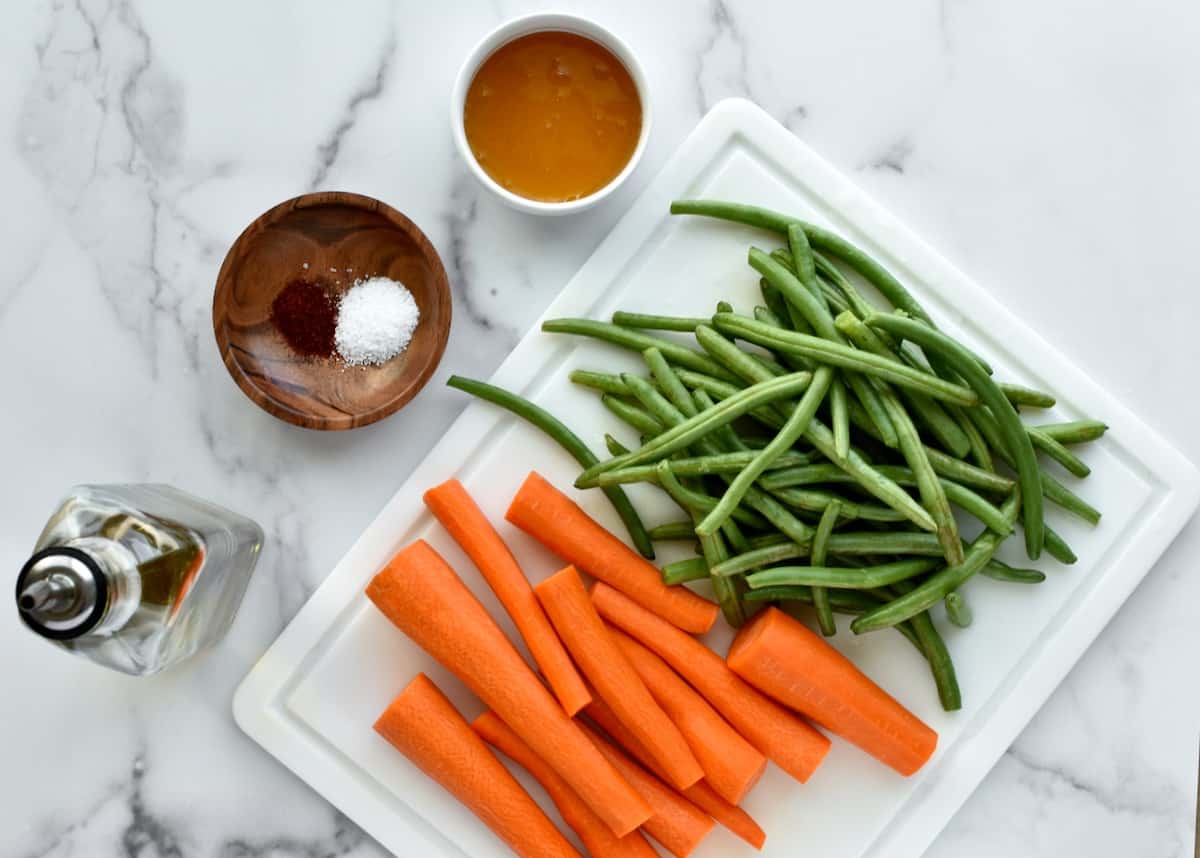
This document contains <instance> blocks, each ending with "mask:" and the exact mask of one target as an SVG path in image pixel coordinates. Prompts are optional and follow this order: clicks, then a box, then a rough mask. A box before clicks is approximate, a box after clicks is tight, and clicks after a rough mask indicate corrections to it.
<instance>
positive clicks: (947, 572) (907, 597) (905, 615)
mask: <svg viewBox="0 0 1200 858" xmlns="http://www.w3.org/2000/svg"><path fill="white" fill-rule="evenodd" d="M978 371H979V372H980V373H982V370H978ZM1038 499H1039V500H1040V499H1041V494H1040V493H1039V494H1038ZM1022 500H1023V498H1022V496H1021V495H1020V494H1019V493H1014V494H1012V495H1010V496H1009V498H1008V500H1006V501H1005V502H1004V507H1003V511H1004V514H1005V517H1006V518H1008V519H1010V520H1012V519H1015V518H1016V515H1017V510H1018V507H1019V506H1020V505H1021V502H1022ZM1039 521H1040V519H1039ZM1003 541H1004V537H1003V536H1001V535H1000V534H998V533H996V532H995V531H992V530H985V531H984V532H983V533H981V534H980V535H979V536H977V537H975V540H974V541H973V542H972V543H971V547H970V549H969V550H968V551H967V555H966V559H965V560H964V561H963V562H962V563H959V564H956V565H954V566H948V567H946V568H945V569H942V570H941V571H940V572H935V573H934V574H933V575H930V576H929V577H928V578H926V579H925V580H924V581H923V582H922V583H921V584H920V585H919V586H917V587H914V588H913V589H912V590H911V591H910V592H908V593H905V594H904V595H903V596H901V597H899V598H898V599H894V600H892V601H891V602H889V603H888V604H886V605H882V606H880V607H879V608H876V609H875V610H873V611H871V612H870V613H866V614H863V615H862V616H861V617H859V618H858V619H856V620H855V621H854V622H853V623H852V624H851V626H850V628H851V630H852V631H853V632H854V633H855V634H863V633H864V632H870V631H875V630H876V629H881V628H884V627H886V626H891V625H895V624H896V623H898V622H900V621H902V620H907V619H911V618H912V617H914V616H916V615H917V614H919V613H921V612H922V611H927V610H929V609H930V608H931V607H932V606H933V605H934V604H935V603H937V602H939V601H941V600H942V599H944V598H945V597H946V594H947V593H949V592H950V591H952V590H956V589H958V588H959V587H961V586H962V584H963V583H964V582H965V581H966V580H967V579H969V578H970V577H971V576H972V575H974V574H975V573H976V572H978V571H979V570H980V569H982V568H983V567H984V565H985V564H986V563H987V562H988V561H989V560H990V559H991V558H992V555H993V554H995V552H996V549H997V548H999V547H1000V543H1001V542H1003Z"/></svg>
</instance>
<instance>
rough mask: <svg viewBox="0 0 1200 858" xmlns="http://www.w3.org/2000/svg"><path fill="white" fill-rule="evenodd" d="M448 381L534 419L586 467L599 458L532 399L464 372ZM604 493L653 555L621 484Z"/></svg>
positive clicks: (642, 546) (636, 542) (637, 541)
mask: <svg viewBox="0 0 1200 858" xmlns="http://www.w3.org/2000/svg"><path fill="white" fill-rule="evenodd" d="M446 384H447V385H448V386H449V387H453V388H454V389H456V390H461V391H463V392H464V393H467V394H470V395H471V396H474V397H477V398H479V399H485V400H487V401H488V402H491V403H492V404H494V405H499V406H500V407H501V408H504V409H505V410H507V411H510V412H512V413H513V414H515V415H516V416H517V417H520V418H521V419H522V420H527V421H528V422H530V423H532V424H533V425H534V426H536V427H537V428H538V429H541V430H542V431H543V432H544V433H546V434H547V435H548V436H550V438H551V440H553V441H554V442H555V443H557V444H558V445H559V446H560V447H562V448H563V449H564V450H566V451H567V452H568V453H570V454H571V455H572V456H573V457H574V459H575V461H577V462H578V463H579V464H580V465H582V466H583V467H585V468H587V467H590V466H591V465H594V464H595V463H596V462H597V461H598V460H597V458H596V454H595V453H593V452H592V451H591V449H590V448H589V447H588V445H587V444H585V443H584V442H583V440H582V439H581V438H580V437H579V436H578V435H576V434H575V433H574V432H572V431H571V430H570V429H568V428H567V426H566V424H564V423H562V422H561V421H560V420H558V418H556V417H555V416H554V415H552V414H551V413H550V412H548V411H546V410H545V409H544V408H541V407H540V406H537V405H534V404H533V403H532V402H530V401H529V400H527V399H524V398H523V397H520V396H517V395H516V394H514V393H509V392H508V391H507V390H503V389H501V388H499V387H496V386H494V385H491V384H486V383H484V382H482V381H475V380H473V379H469V378H463V377H462V376H460V375H452V376H450V378H449V379H448V380H447V381H446ZM604 495H605V497H607V498H608V500H609V502H610V503H611V504H612V505H613V508H614V509H615V510H616V511H617V515H619V516H620V517H621V521H622V522H623V523H624V525H625V528H626V529H627V530H628V531H629V538H630V539H631V540H632V541H633V544H634V547H636V548H637V550H638V553H640V554H641V555H642V556H643V557H646V558H649V559H653V558H654V545H653V543H652V542H651V541H650V537H649V535H648V534H647V533H646V527H645V525H643V524H642V520H641V518H639V517H638V514H637V510H636V509H634V506H633V504H632V503H631V502H630V500H629V498H628V497H626V495H625V492H624V491H622V490H621V487H620V486H608V487H607V488H605V489H604Z"/></svg>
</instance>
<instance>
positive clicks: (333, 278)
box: [213, 191, 451, 429]
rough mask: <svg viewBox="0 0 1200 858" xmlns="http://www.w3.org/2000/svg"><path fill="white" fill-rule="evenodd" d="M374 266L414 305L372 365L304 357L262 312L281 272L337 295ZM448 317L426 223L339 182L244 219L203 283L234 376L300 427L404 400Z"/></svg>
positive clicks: (430, 364) (439, 342)
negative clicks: (412, 325) (410, 320)
mask: <svg viewBox="0 0 1200 858" xmlns="http://www.w3.org/2000/svg"><path fill="white" fill-rule="evenodd" d="M306 264H307V268H306V267H305V265H306ZM374 276H381V277H390V278H392V279H393V280H399V281H400V282H401V283H403V284H404V285H405V286H407V287H408V289H409V291H410V292H412V295H413V298H415V299H416V302H417V307H418V308H419V309H420V311H421V321H420V324H419V325H418V326H417V330H416V332H415V333H414V334H413V338H412V342H410V343H409V346H408V348H407V349H406V350H405V351H404V353H403V354H401V355H400V356H399V357H396V358H394V359H393V360H391V361H388V362H387V363H385V364H383V365H382V366H368V367H347V366H345V365H343V364H342V362H341V361H340V360H339V359H337V358H336V357H335V358H311V357H303V356H301V355H298V354H296V353H295V352H293V351H292V350H291V349H290V348H289V347H288V345H287V343H286V342H285V341H284V339H283V337H282V335H280V333H279V332H278V331H277V330H276V329H275V326H274V325H273V324H272V323H271V318H270V317H271V303H272V301H274V300H275V296H276V295H278V294H279V292H280V291H281V290H282V289H283V288H284V287H285V286H286V285H287V284H288V283H289V282H291V281H292V280H295V279H297V278H303V279H310V280H320V281H322V282H324V283H325V284H327V285H328V286H329V287H330V290H331V292H332V293H333V294H334V295H335V296H340V295H341V294H342V293H344V292H345V291H346V290H347V289H349V288H350V286H351V285H353V283H354V281H355V280H358V279H360V278H364V277H374ZM450 317H451V302H450V283H449V280H448V279H447V277H446V270H445V268H444V267H443V266H442V261H441V259H440V258H439V257H438V254H437V251H436V250H434V248H433V245H432V244H431V243H430V241H429V239H428V238H426V236H425V234H424V233H423V232H421V230H420V229H419V228H418V227H417V226H416V225H415V224H414V223H413V222H412V221H410V220H409V219H408V218H406V217H405V216H404V215H402V214H400V212H398V211H396V210H395V209H393V208H391V207H390V206H387V205H385V204H383V203H381V202H380V201H379V200H375V199H372V198H371V197H365V196H361V195H359V194H350V193H343V192H338V191H326V192H321V193H315V194H305V195H303V196H300V197H296V198H295V199H291V200H288V201H286V202H283V203H280V204H279V205H277V206H275V207H274V208H272V209H270V210H269V211H267V212H265V213H264V214H263V215H261V216H260V217H259V218H258V219H256V220H255V221H254V222H253V223H251V224H250V225H249V226H248V227H246V229H245V231H243V232H242V234H241V235H240V236H238V238H237V241H235V242H234V243H233V246H232V247H230V249H229V252H228V253H227V254H226V256H225V261H224V262H223V263H222V264H221V271H220V273H219V274H218V275H217V285H216V291H215V292H214V294H213V333H214V334H215V335H216V338H217V348H218V349H219V350H220V352H221V358H222V360H224V361H225V366H226V368H227V369H228V370H229V374H230V375H231V376H232V377H233V380H234V381H235V382H237V385H238V387H240V388H241V389H242V391H243V392H244V393H245V394H246V395H247V396H249V397H250V399H251V400H253V401H254V402H255V403H256V404H257V405H258V406H259V407H260V408H262V409H263V410H265V411H267V412H268V413H270V414H273V415H274V416H276V417H278V418H279V419H281V420H286V421H287V422H289V423H293V424H295V425H297V426H303V427H305V428H308V429H353V428H355V427H357V426H366V425H367V424H369V423H374V422H376V421H377V420H382V419H383V418H384V417H387V416H388V415H389V414H392V413H393V412H395V411H396V410H397V409H399V408H400V407H401V406H403V405H404V404H405V403H407V402H408V401H409V400H411V399H412V398H413V397H414V396H416V395H417V393H418V391H420V389H421V388H422V387H423V386H424V385H425V382H426V381H428V380H429V377H430V376H431V375H432V374H433V371H434V369H435V368H436V367H437V365H438V362H439V361H440V360H441V358H442V353H443V352H444V351H445V348H446V340H447V338H448V337H449V334H450Z"/></svg>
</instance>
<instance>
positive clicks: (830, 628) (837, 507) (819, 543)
mask: <svg viewBox="0 0 1200 858" xmlns="http://www.w3.org/2000/svg"><path fill="white" fill-rule="evenodd" d="M801 234H802V235H803V233H801ZM841 512H842V506H841V504H840V503H838V502H837V501H836V500H835V501H833V502H831V503H830V504H829V506H827V507H825V511H824V512H822V513H821V520H820V522H818V523H817V530H816V532H815V533H814V534H813V541H812V554H811V562H812V564H813V565H814V566H824V565H825V558H826V556H827V555H828V551H829V537H830V536H831V535H832V534H833V528H834V527H836V526H837V520H838V516H839V515H841ZM758 574H760V575H761V574H763V573H761V572H760V573H758ZM746 583H747V584H749V586H751V587H753V586H754V585H753V584H750V582H749V581H747V582H746ZM807 583H809V584H811V583H812V582H811V581H810V582H807ZM819 583H820V582H818V585H817V586H813V591H812V593H813V608H814V609H815V610H816V612H817V625H818V626H819V627H820V629H821V634H822V635H824V636H825V637H827V638H828V637H833V636H834V635H836V634H837V623H836V622H834V619H833V606H832V605H831V604H830V603H829V591H828V590H826V589H825V587H823V586H819Z"/></svg>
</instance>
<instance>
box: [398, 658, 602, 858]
mask: <svg viewBox="0 0 1200 858" xmlns="http://www.w3.org/2000/svg"><path fill="white" fill-rule="evenodd" d="M375 731H376V732H377V733H379V735H381V736H383V738H385V739H387V740H388V741H389V742H391V743H392V745H393V746H394V747H395V748H396V750H398V751H399V752H400V753H402V754H404V756H406V757H408V758H409V759H410V760H412V762H413V763H414V764H415V765H416V766H417V768H419V769H420V770H421V771H423V772H424V773H425V774H427V775H429V777H431V778H433V779H434V780H435V781H437V782H438V783H439V784H441V785H442V786H443V787H445V788H446V790H447V791H449V792H450V794H451V795H453V796H454V797H455V798H457V799H458V800H459V801H461V802H462V803H463V804H465V805H466V806H467V807H468V808H469V809H470V810H471V811H472V812H473V813H474V814H475V815H476V816H478V817H479V818H480V819H481V820H482V821H483V823H484V824H485V825H487V827H488V828H490V829H492V831H494V832H495V833H496V835H497V836H498V837H499V838H500V839H501V840H503V841H504V842H505V843H507V844H508V845H509V846H510V847H512V850H513V851H514V852H516V853H517V854H518V855H521V856H529V858H564V856H573V858H581V856H580V855H579V852H577V851H576V849H575V847H573V846H572V845H571V844H570V843H569V842H568V841H567V839H566V838H565V837H563V836H562V834H561V833H560V832H559V830H558V829H557V828H555V827H554V823H553V822H551V821H550V819H549V817H547V816H546V814H545V813H543V812H542V809H541V808H540V807H538V805H537V802H535V801H534V800H533V799H532V798H531V797H530V795H529V793H527V792H525V789H524V788H523V787H522V786H521V785H520V784H519V783H517V781H516V778H514V777H513V776H512V775H511V774H509V772H508V769H506V768H504V764H503V763H501V762H500V761H499V760H498V759H496V755H495V754H493V753H492V752H491V750H489V749H488V746H487V745H485V744H484V743H483V740H482V739H480V738H479V737H478V736H477V735H475V733H474V732H472V730H471V727H470V725H469V724H467V722H466V720H464V719H463V717H462V716H461V715H459V714H458V711H457V710H456V709H455V708H454V706H453V705H452V704H451V703H450V701H449V700H447V699H446V697H445V695H443V694H442V692H441V691H439V690H438V687H437V686H436V685H434V684H433V681H432V680H430V678H429V677H428V676H426V675H425V674H423V673H418V674H417V676H416V678H415V679H414V680H413V681H412V682H410V683H409V684H408V685H407V686H406V687H405V689H404V690H403V691H401V692H400V694H399V695H398V696H397V697H396V699H395V700H393V701H392V702H391V704H390V705H389V706H388V708H387V709H385V710H384V712H383V714H382V715H380V716H379V720H378V721H376V722H375Z"/></svg>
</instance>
